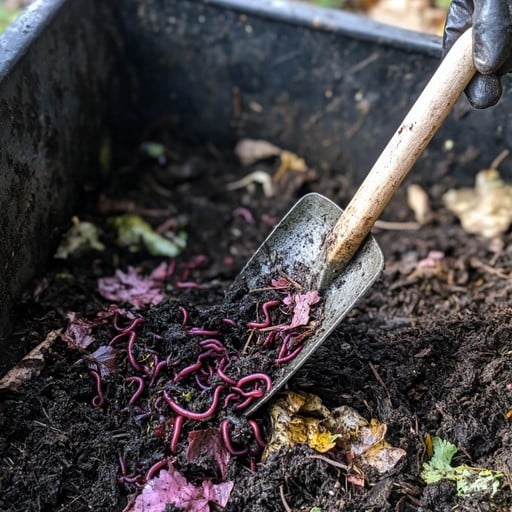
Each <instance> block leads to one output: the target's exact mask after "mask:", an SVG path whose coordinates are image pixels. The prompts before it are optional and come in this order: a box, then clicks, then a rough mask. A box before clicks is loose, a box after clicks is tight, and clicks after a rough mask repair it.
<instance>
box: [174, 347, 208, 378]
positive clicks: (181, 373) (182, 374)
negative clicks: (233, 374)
mask: <svg viewBox="0 0 512 512" xmlns="http://www.w3.org/2000/svg"><path fill="white" fill-rule="evenodd" d="M213 354H214V352H212V351H211V350H209V351H208V352H203V353H202V354H199V356H198V357H197V360H196V362H195V363H192V364H191V365H189V366H185V368H183V369H182V370H180V371H179V372H178V373H177V374H176V375H175V376H174V381H175V382H178V381H180V380H181V379H184V378H185V377H187V376H188V375H190V374H191V373H194V372H195V371H196V370H199V368H201V366H202V364H203V359H206V358H207V357H210V356H211V355H213Z"/></svg>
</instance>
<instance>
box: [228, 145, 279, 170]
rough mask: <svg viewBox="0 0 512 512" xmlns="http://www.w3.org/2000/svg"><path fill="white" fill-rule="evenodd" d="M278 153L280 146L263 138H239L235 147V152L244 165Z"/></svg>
mask: <svg viewBox="0 0 512 512" xmlns="http://www.w3.org/2000/svg"><path fill="white" fill-rule="evenodd" d="M280 153H281V149H280V148H278V147H277V146H274V144H271V143H270V142H267V141H265V140H257V139H241V140H240V141H239V142H238V144H237V145H236V147H235V154H236V156H237V157H238V158H239V160H240V162H241V164H242V165H244V166H249V165H252V164H253V163H255V162H259V161H260V160H265V159H267V158H271V157H273V156H278V155H279V154H280Z"/></svg>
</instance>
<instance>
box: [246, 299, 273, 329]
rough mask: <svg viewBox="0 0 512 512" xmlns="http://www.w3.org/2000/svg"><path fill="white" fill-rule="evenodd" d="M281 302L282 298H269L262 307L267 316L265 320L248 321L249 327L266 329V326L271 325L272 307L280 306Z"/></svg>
mask: <svg viewBox="0 0 512 512" xmlns="http://www.w3.org/2000/svg"><path fill="white" fill-rule="evenodd" d="M280 304H281V301H280V300H269V301H268V302H265V304H263V306H262V307H261V309H262V311H263V315H264V317H265V320H264V321H263V322H248V324H247V327H249V329H264V328H265V327H269V326H270V312H269V309H270V308H274V307H276V306H279V305H280Z"/></svg>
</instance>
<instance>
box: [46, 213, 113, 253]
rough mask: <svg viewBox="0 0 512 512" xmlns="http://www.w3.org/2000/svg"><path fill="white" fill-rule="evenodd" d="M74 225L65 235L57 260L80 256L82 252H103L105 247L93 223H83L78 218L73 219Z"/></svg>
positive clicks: (58, 249) (58, 250)
mask: <svg viewBox="0 0 512 512" xmlns="http://www.w3.org/2000/svg"><path fill="white" fill-rule="evenodd" d="M71 220H72V222H73V225H72V226H71V228H70V229H69V230H68V231H67V233H66V234H65V235H64V237H63V239H62V241H61V243H60V245H59V247H58V248H57V251H56V253H55V258H59V259H63V260H65V259H67V258H69V256H71V255H74V254H79V253H81V252H82V251H85V250H88V249H92V250H95V251H103V250H104V249H105V246H104V245H103V243H102V242H101V241H100V239H99V233H98V228H97V227H96V226H95V225H94V224H92V223H91V222H83V221H80V220H79V219H78V217H73V218H72V219H71Z"/></svg>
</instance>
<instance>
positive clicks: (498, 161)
mask: <svg viewBox="0 0 512 512" xmlns="http://www.w3.org/2000/svg"><path fill="white" fill-rule="evenodd" d="M509 153H510V151H509V150H508V149H504V150H503V151H502V152H501V153H500V154H499V155H498V156H497V157H496V158H495V159H494V160H493V161H492V162H491V165H490V167H489V168H490V169H497V168H498V167H499V166H500V164H501V162H503V160H505V158H507V156H508V155H509Z"/></svg>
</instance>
